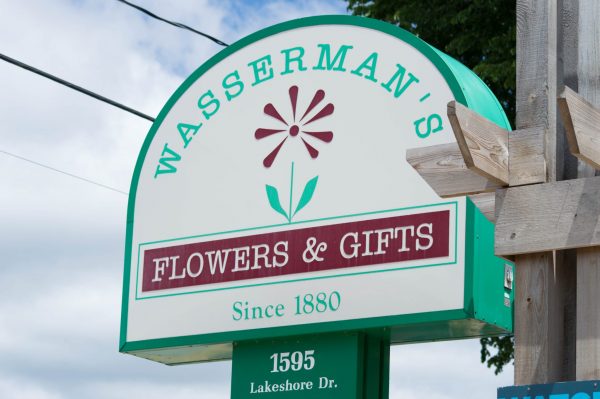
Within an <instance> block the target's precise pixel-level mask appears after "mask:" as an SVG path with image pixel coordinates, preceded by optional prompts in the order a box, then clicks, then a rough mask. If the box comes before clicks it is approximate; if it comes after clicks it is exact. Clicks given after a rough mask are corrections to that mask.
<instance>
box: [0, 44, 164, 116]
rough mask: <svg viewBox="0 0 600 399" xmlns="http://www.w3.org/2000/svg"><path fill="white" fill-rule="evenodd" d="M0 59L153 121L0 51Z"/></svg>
mask: <svg viewBox="0 0 600 399" xmlns="http://www.w3.org/2000/svg"><path fill="white" fill-rule="evenodd" d="M0 59H1V60H3V61H6V62H8V63H11V64H13V65H16V66H18V67H20V68H23V69H25V70H27V71H29V72H33V73H35V74H37V75H40V76H43V77H44V78H46V79H50V80H53V81H54V82H56V83H59V84H61V85H63V86H66V87H68V88H70V89H73V90H76V91H78V92H80V93H83V94H85V95H88V96H90V97H92V98H95V99H96V100H100V101H102V102H105V103H107V104H110V105H112V106H113V107H117V108H120V109H122V110H123V111H127V112H129V113H131V114H134V115H136V116H139V117H140V118H144V119H147V120H149V121H150V122H154V118H153V117H151V116H149V115H146V114H144V113H142V112H140V111H137V110H135V109H133V108H130V107H128V106H126V105H123V104H120V103H118V102H116V101H113V100H111V99H110V98H106V97H104V96H101V95H100V94H96V93H94V92H92V91H90V90H88V89H84V88H83V87H81V86H77V85H76V84H74V83H71V82H67V81H66V80H64V79H61V78H59V77H57V76H54V75H51V74H49V73H48V72H44V71H42V70H40V69H37V68H35V67H32V66H31V65H27V64H25V63H23V62H21V61H18V60H15V59H14V58H11V57H9V56H6V55H4V54H2V53H0Z"/></svg>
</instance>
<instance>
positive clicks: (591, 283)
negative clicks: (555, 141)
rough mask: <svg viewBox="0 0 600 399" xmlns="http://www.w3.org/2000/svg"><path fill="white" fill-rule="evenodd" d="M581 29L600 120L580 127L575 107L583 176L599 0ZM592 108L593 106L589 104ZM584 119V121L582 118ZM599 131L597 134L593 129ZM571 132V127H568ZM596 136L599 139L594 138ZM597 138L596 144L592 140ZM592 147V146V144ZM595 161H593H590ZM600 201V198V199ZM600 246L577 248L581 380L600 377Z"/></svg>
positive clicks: (581, 54) (598, 86)
mask: <svg viewBox="0 0 600 399" xmlns="http://www.w3.org/2000/svg"><path fill="white" fill-rule="evenodd" d="M578 8H579V10H578V11H579V12H578V29H577V34H578V36H579V38H578V39H579V43H578V46H577V49H578V64H577V91H578V92H579V96H578V97H579V98H581V99H585V100H587V101H589V105H590V106H593V107H594V108H593V111H595V112H593V115H592V116H593V118H594V122H592V123H596V125H595V126H592V128H593V129H594V130H588V129H587V128H586V127H581V128H580V127H579V126H578V125H581V124H582V123H589V122H590V121H589V119H588V118H587V117H586V118H579V117H578V116H577V113H576V112H573V111H571V113H570V114H571V118H572V122H573V124H574V133H575V134H576V138H577V141H578V148H579V150H580V152H581V154H582V155H583V156H584V158H580V157H578V158H579V159H582V160H584V161H586V158H587V164H584V163H583V162H580V165H579V168H578V176H579V177H588V176H594V174H595V172H596V171H595V170H594V168H598V161H599V159H598V157H597V153H598V148H599V146H598V141H600V134H599V133H600V125H598V124H597V121H596V118H598V115H599V113H598V108H597V107H598V106H600V43H599V41H598V38H599V37H600V25H598V20H599V19H600V3H598V2H597V1H582V2H580V3H578ZM569 108H571V107H569ZM587 111H588V112H592V110H591V109H590V108H589V107H588V108H587ZM581 119H583V121H581ZM579 130H581V133H588V134H587V136H591V137H587V140H580V137H581V134H579V135H577V133H578V131H579ZM592 132H593V133H595V135H594V134H593V133H592ZM567 133H569V132H568V128H567ZM594 139H595V140H594ZM589 141H595V143H594V144H595V145H593V144H592V143H589ZM590 147H591V148H590ZM589 161H593V162H589ZM597 201H600V198H599V199H597ZM598 287H600V248H598V247H595V248H582V249H578V250H577V295H576V298H577V320H576V325H577V334H576V337H577V340H576V354H577V355H576V366H575V368H576V377H577V379H578V380H591V379H599V378H600V312H598V304H600V290H599V289H598Z"/></svg>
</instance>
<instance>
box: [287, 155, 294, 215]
mask: <svg viewBox="0 0 600 399" xmlns="http://www.w3.org/2000/svg"><path fill="white" fill-rule="evenodd" d="M293 193H294V162H292V177H291V179H290V211H289V213H288V215H289V216H288V222H290V223H291V222H292V195H293Z"/></svg>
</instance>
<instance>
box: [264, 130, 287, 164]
mask: <svg viewBox="0 0 600 399" xmlns="http://www.w3.org/2000/svg"><path fill="white" fill-rule="evenodd" d="M286 140H287V136H286V137H285V138H284V139H283V140H281V143H279V145H278V146H277V147H275V149H274V150H273V151H271V152H270V153H269V155H267V156H266V157H265V159H264V160H263V165H264V166H265V168H270V167H271V165H273V161H275V157H276V156H277V154H278V153H279V150H281V147H282V146H283V143H285V141H286Z"/></svg>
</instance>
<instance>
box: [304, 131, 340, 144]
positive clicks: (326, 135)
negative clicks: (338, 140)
mask: <svg viewBox="0 0 600 399" xmlns="http://www.w3.org/2000/svg"><path fill="white" fill-rule="evenodd" d="M302 133H305V134H308V135H309V136H312V137H314V138H316V139H319V140H321V141H324V142H326V143H330V142H331V140H333V132H307V131H305V130H303V131H302Z"/></svg>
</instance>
